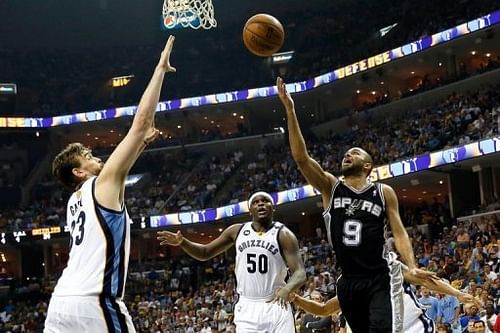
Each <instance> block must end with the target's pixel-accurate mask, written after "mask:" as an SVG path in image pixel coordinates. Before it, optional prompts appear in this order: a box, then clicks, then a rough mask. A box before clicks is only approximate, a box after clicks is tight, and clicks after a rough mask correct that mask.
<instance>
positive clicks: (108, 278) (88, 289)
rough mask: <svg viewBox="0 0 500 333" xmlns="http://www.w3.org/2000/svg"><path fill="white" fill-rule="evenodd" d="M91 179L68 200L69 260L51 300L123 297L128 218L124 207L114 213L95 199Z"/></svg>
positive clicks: (126, 266)
mask: <svg viewBox="0 0 500 333" xmlns="http://www.w3.org/2000/svg"><path fill="white" fill-rule="evenodd" d="M96 179H97V178H96V177H92V178H90V179H88V180H87V181H85V182H84V183H83V185H82V187H81V188H80V189H79V190H78V191H76V192H74V193H73V194H72V195H71V197H70V198H69V200H68V207H67V212H66V224H67V225H68V227H69V229H70V233H71V239H70V247H71V249H70V252H69V260H68V264H67V266H66V268H65V269H64V271H63V273H62V275H61V278H60V279H59V281H57V285H56V287H55V289H54V295H55V296H106V297H116V298H121V297H123V294H124V287H125V279H126V276H127V268H128V260H129V252H130V218H129V217H128V214H127V211H126V209H125V207H123V208H122V210H121V211H114V210H111V209H108V208H104V207H102V206H101V205H99V204H98V203H97V201H96V199H95V195H94V191H95V180H96Z"/></svg>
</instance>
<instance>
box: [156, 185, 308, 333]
mask: <svg viewBox="0 0 500 333" xmlns="http://www.w3.org/2000/svg"><path fill="white" fill-rule="evenodd" d="M248 207H249V211H250V215H251V217H252V221H251V222H247V223H243V224H233V225H232V226H230V227H228V228H227V229H225V230H224V231H223V232H222V234H221V235H220V236H219V237H218V238H217V239H215V240H214V241H212V242H210V243H208V244H198V243H194V242H191V241H189V240H188V239H186V238H184V236H182V234H181V232H180V231H178V232H177V233H172V232H168V231H160V232H158V240H160V241H161V245H165V244H168V245H172V246H180V247H181V248H182V249H183V250H184V251H185V252H186V253H187V254H189V255H190V256H191V257H193V258H195V259H198V260H203V261H205V260H209V259H210V258H213V257H215V256H217V255H219V254H221V253H223V252H224V251H226V250H227V249H228V248H229V247H231V246H232V245H235V248H236V267H235V275H236V280H237V290H236V292H237V293H238V295H239V300H238V302H237V303H236V306H235V313H234V323H235V325H236V332H237V333H258V332H266V333H283V332H295V325H294V318H293V313H292V309H291V306H290V304H289V303H288V297H289V294H290V293H291V292H293V291H294V290H295V289H297V288H299V287H300V286H302V284H304V282H305V280H306V272H305V269H304V264H303V262H302V259H301V258H300V255H299V245H298V242H297V238H296V237H295V235H294V234H293V233H292V232H291V231H290V230H289V229H288V228H287V227H285V226H284V225H283V224H282V223H280V222H276V221H274V220H273V212H274V200H273V198H272V197H271V195H269V194H268V193H266V192H256V193H254V194H253V195H252V196H251V197H250V199H249V200H248ZM287 266H288V268H287ZM288 269H289V270H290V272H291V273H292V276H291V277H290V278H289V279H288V282H287V283H285V278H286V276H287V272H288Z"/></svg>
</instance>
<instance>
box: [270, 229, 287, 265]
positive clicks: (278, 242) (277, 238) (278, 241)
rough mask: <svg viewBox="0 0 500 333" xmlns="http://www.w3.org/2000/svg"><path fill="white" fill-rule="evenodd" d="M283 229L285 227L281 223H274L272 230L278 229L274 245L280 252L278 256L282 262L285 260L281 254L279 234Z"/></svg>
mask: <svg viewBox="0 0 500 333" xmlns="http://www.w3.org/2000/svg"><path fill="white" fill-rule="evenodd" d="M284 227H285V225H284V224H283V223H281V222H274V226H273V228H277V229H278V232H277V233H276V243H277V244H278V248H279V250H280V255H281V258H283V260H285V255H284V254H283V247H282V246H281V243H280V233H281V230H283V228H284Z"/></svg>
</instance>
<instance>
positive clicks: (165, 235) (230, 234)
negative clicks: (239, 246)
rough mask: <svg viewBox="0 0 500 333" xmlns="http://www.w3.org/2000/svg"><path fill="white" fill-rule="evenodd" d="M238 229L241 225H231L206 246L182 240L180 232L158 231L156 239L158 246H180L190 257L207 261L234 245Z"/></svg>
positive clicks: (185, 239)
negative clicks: (158, 242)
mask: <svg viewBox="0 0 500 333" xmlns="http://www.w3.org/2000/svg"><path fill="white" fill-rule="evenodd" d="M240 228H241V224H233V225H232V226H230V227H228V228H227V229H226V230H224V231H223V232H222V233H221V234H220V236H219V237H217V238H216V239H214V240H213V241H211V242H210V243H208V244H200V243H195V242H192V241H190V240H188V239H187V238H184V236H183V235H182V233H181V231H180V230H179V231H177V233H173V232H170V231H158V234H157V237H156V238H157V239H158V240H159V241H160V242H161V243H160V245H171V246H180V247H181V249H183V250H184V252H186V253H187V254H189V255H190V256H191V257H193V258H195V259H197V260H200V261H207V260H209V259H212V258H213V257H216V256H218V255H219V254H221V253H223V252H224V251H226V250H227V249H229V248H230V247H231V246H232V245H233V244H234V242H235V240H236V236H237V235H238V232H239V231H240Z"/></svg>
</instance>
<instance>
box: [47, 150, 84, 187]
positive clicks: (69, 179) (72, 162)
mask: <svg viewBox="0 0 500 333" xmlns="http://www.w3.org/2000/svg"><path fill="white" fill-rule="evenodd" d="M87 151H88V149H87V148H85V146H83V145H82V144H81V143H70V144H69V145H67V146H66V148H64V149H63V150H62V151H61V152H60V153H59V154H57V156H56V157H55V158H54V160H53V161H52V174H53V175H54V177H56V178H57V179H58V180H59V181H60V182H61V183H62V184H63V185H64V186H65V187H66V188H67V189H69V190H71V191H75V190H76V187H77V186H78V185H79V183H80V182H79V180H78V179H77V178H76V177H75V175H73V168H77V167H79V166H80V161H79V160H78V157H79V156H84V155H85V153H86V152H87Z"/></svg>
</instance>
